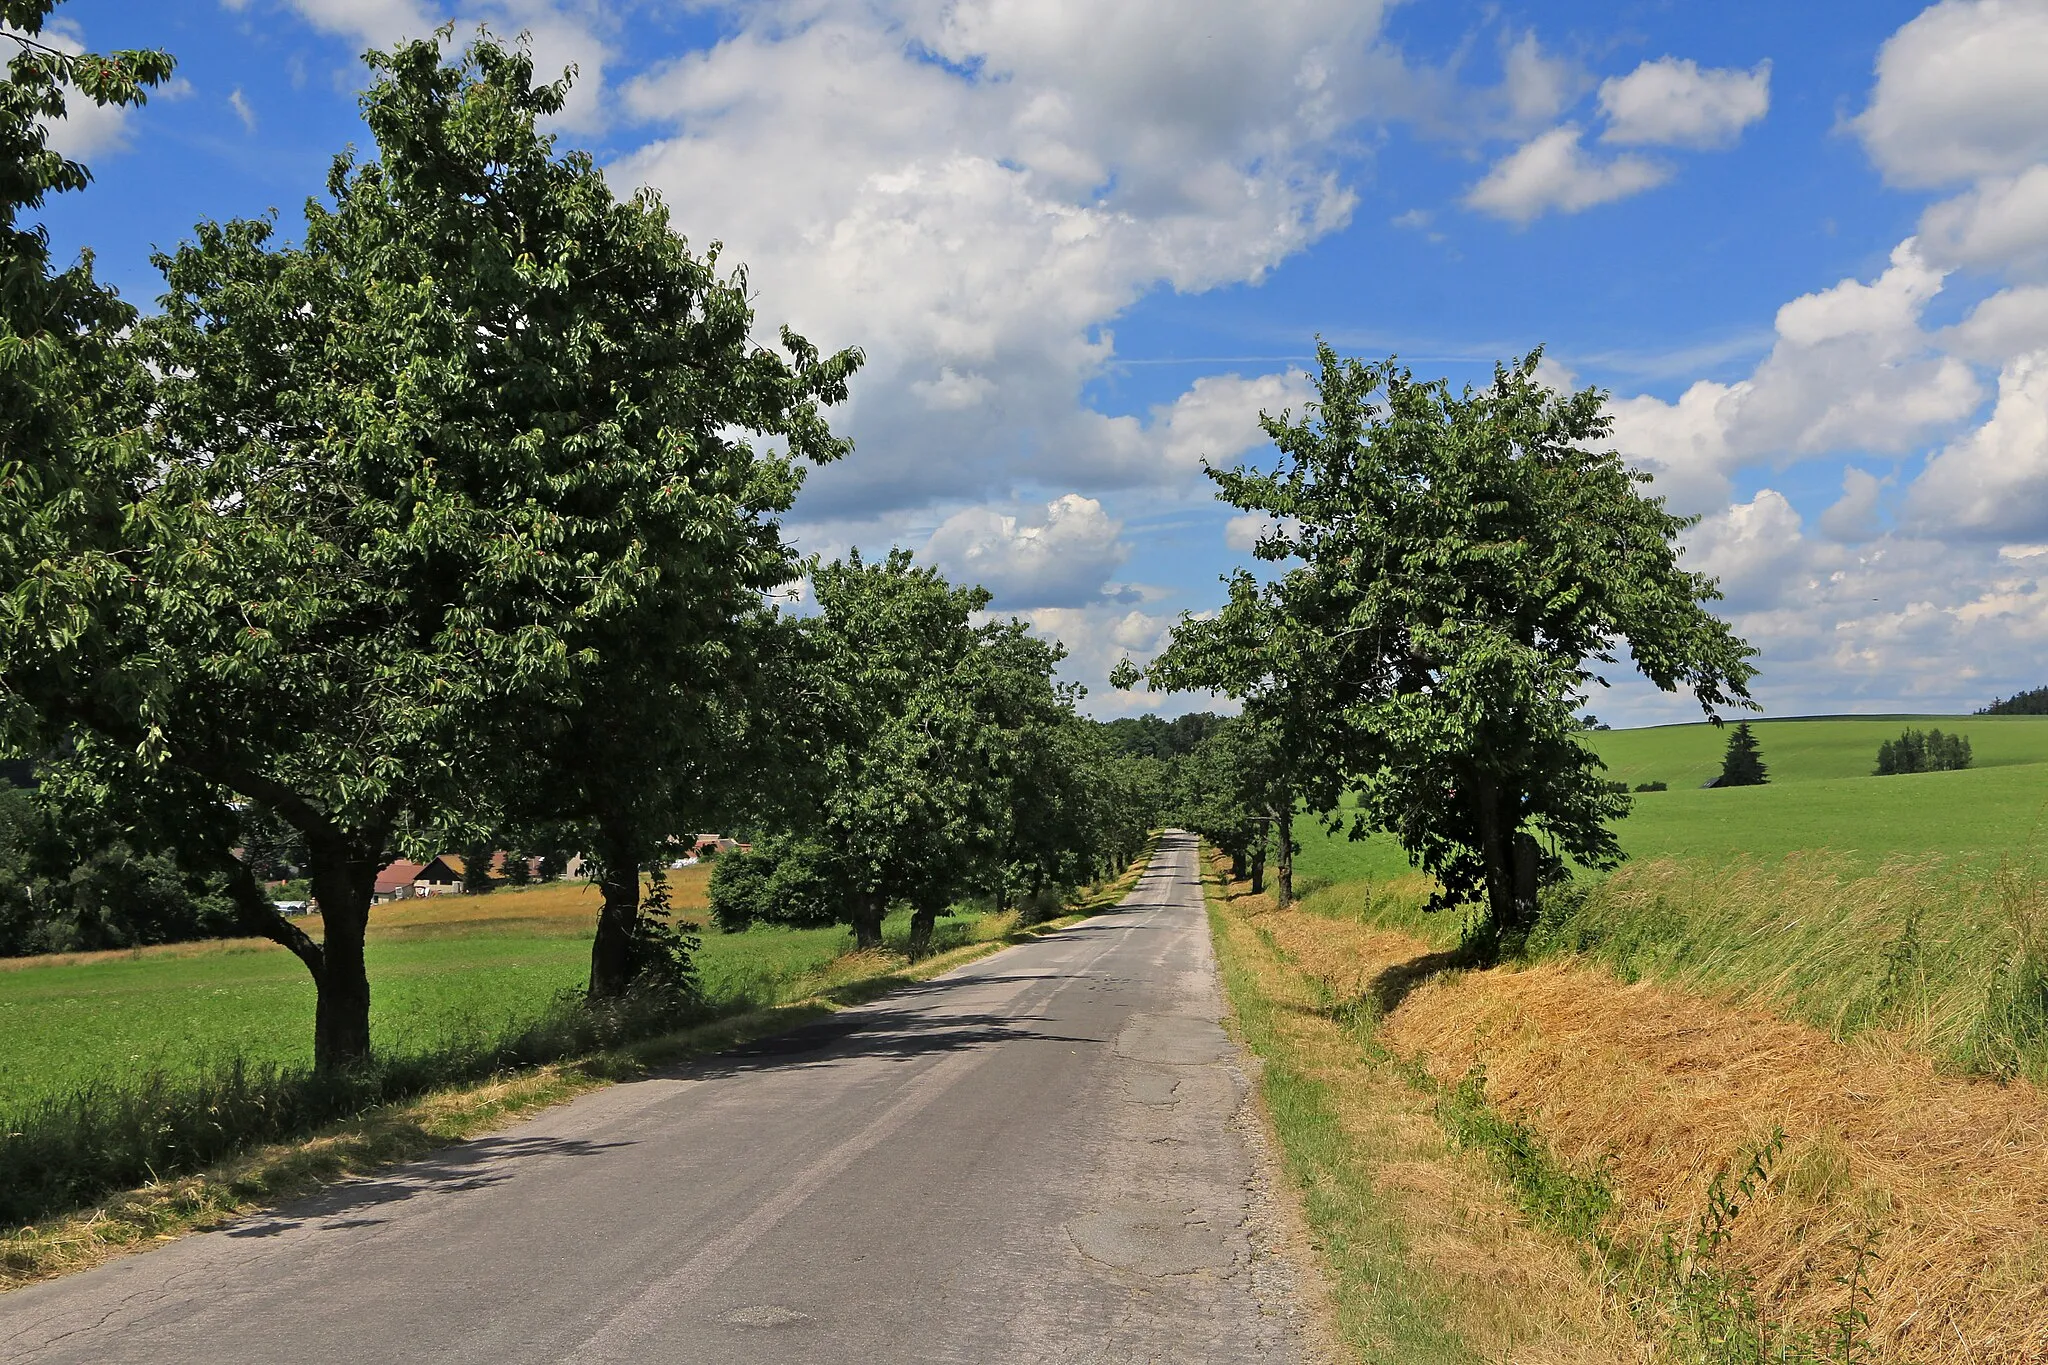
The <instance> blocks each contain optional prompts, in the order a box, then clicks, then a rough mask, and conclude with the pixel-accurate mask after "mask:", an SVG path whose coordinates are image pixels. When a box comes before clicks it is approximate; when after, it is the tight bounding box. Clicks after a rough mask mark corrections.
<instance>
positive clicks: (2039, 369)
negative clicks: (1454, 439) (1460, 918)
mask: <svg viewBox="0 0 2048 1365" xmlns="http://www.w3.org/2000/svg"><path fill="white" fill-rule="evenodd" d="M59 13H60V16H61V20H62V22H63V23H64V24H65V25H68V26H69V30H70V32H71V33H72V34H73V36H75V37H76V38H78V39H79V40H81V41H83V42H85V43H86V44H88V45H90V46H92V47H95V48H108V47H120V46H162V47H165V48H168V49H169V50H171V51H172V52H173V53H174V54H176V56H177V57H178V58H179V62H180V67H179V71H180V83H179V86H178V87H177V89H176V90H174V91H172V92H170V93H169V94H168V95H167V96H166V97H162V98H159V99H157V100H155V101H154V102H152V104H151V105H150V106H149V107H148V108H147V109H144V110H141V111H137V112H134V113H131V114H128V115H127V116H125V117H114V116H110V115H106V114H100V115H96V116H94V117H92V118H89V119H81V120H80V121H79V122H78V124H76V125H75V126H72V127H68V128H66V129H63V130H61V132H60V136H61V137H62V138H63V139H64V140H65V142H66V144H67V145H68V146H71V147H72V148H74V149H75V150H76V151H77V152H79V153H80V154H82V155H84V156H85V157H86V159H87V160H88V161H89V162H90V164H91V165H92V166H93V168H94V171H95V174H96V182H95V184H94V186H93V187H92V188H91V189H90V190H89V191H87V192H86V193H84V194H81V195H75V196H70V197H68V198H67V199H65V200H64V201H62V202H61V203H59V204H57V205H56V206H54V207H53V209H52V211H51V213H50V216H49V222H50V226H51V230H52V233H53V236H54V238H55V239H56V241H57V242H58V244H59V245H60V246H61V247H62V248H64V249H67V250H69V249H76V248H78V247H84V246H90V247H91V248H92V249H93V250H94V251H95V252H96V253H97V257H98V261H99V266H100V270H101V273H102V274H103V275H104V276H105V277H106V278H108V279H111V280H112V281H114V282H116V283H117V284H118V285H119V286H120V287H121V288H122V290H123V292H124V293H126V294H127V295H129V296H130V297H131V298H133V299H135V300H136V301H137V302H138V303H144V304H145V305H146V304H147V302H148V301H149V300H151V299H153V297H154V295H155V291H156V278H155V275H154V272H153V271H152V270H151V268H150V266H149V264H148V256H149V253H150V251H151V250H152V249H153V248H157V247H168V246H171V245H174V244H175V243H177V242H178V241H180V240H182V239H183V238H184V237H185V236H186V235H187V234H188V233H189V232H190V230H191V226H192V224H193V223H194V221H196V220H198V219H200V218H204V217H215V218H225V217H231V216H238V215H249V214H256V213H261V212H264V211H266V210H269V209H276V210H277V211H278V212H279V214H280V217H281V219H282V221H283V222H284V223H285V225H286V227H287V231H288V232H289V229H290V226H291V225H292V224H293V222H294V220H295V219H296V218H297V215H298V205H299V204H300V203H301V202H302V201H303V200H304V199H305V197H306V196H307V195H308V194H310V193H313V192H315V191H316V190H317V189H318V188H319V185H320V183H321V180H322V177H323V175H324V172H325V168H326V165H327V162H328V160H329V158H330V157H332V156H333V154H334V153H335V152H337V151H338V150H340V149H341V148H342V147H344V146H346V145H348V144H350V143H355V144H357V145H358V146H360V147H363V148H364V149H365V150H368V149H367V143H368V137H367V133H366V131H365V130H364V128H363V127H362V125H361V123H360V120H359V119H358V117H357V114H356V109H355V103H354V91H355V89H356V88H357V86H358V85H359V84H360V82H361V74H362V67H361V65H360V63H359V62H358V61H357V60H356V57H355V54H357V53H359V52H360V51H361V50H362V49H363V48H364V47H365V46H368V45H371V44H385V43H389V42H391V41H393V40H395V39H397V38H398V37H400V36H402V35H405V34H411V33H419V32H422V31H424V30H425V29H427V28H430V27H431V26H432V25H433V24H435V23H437V22H440V21H443V20H448V19H453V20H456V21H458V22H459V23H461V24H463V25H473V24H474V23H475V22H477V21H479V20H482V21H485V22H488V23H489V24H490V25H491V26H492V27H493V28H494V29H495V30H497V31H498V32H500V33H502V34H511V33H517V32H520V31H522V30H523V31H526V32H528V33H530V34H531V41H532V43H533V46H534V48H535V51H536V54H537V56H538V57H539V58H540V60H541V61H542V63H543V64H544V65H545V66H547V67H549V68H556V67H559V66H561V65H564V64H567V63H570V62H574V63H575V64H577V65H578V66H579V68H580V71H581V78H580V80H579V83H578V88H577V89H578V93H577V95H576V96H575V98H574V100H573V101H572V104H571V106H570V108H569V110H568V111H567V113H566V114H565V116H564V117H563V119H562V120H561V126H560V128H559V129H558V131H559V133H560V135H561V137H562V138H563V139H564V140H565V142H569V143H575V144H579V145H583V146H587V147H589V148H591V149H592V150H593V151H594V152H595V153H596V154H597V155H598V157H599V159H600V160H601V161H602V162H603V163H604V164H605V165H606V166H607V168H608V173H609V174H610V176H611V177H612V179H613V182H614V184H615V186H616V187H617V188H619V189H620V190H622V191H623V190H625V189H627V188H628V187H630V186H633V185H638V184H646V185H651V186H653V187H655V188H657V189H659V190H660V191H661V192H662V193H663V194H664V195H665V196H666V197H667V199H668V200H669V202H670V204H671V206H672V208H673V210H674V213H675V217H676V220H677V222H678V224H679V226H680V227H681V229H682V230H683V231H685V232H686V233H687V235H689V236H690V237H691V238H692V239H693V240H694V241H697V242H700V243H701V242H704V241H708V240H710V239H713V238H719V239H723V240H724V241H725V242H726V243H727V244H728V250H729V253H730V254H729V259H735V260H742V261H745V262H747V263H748V264H749V266H750V268H751V278H752V280H753V283H754V285H755V287H756V289H757V291H758V293H759V296H760V307H761V314H762V318H763V320H764V322H766V323H768V324H771V325H772V324H774V323H779V322H781V321H783V320H789V321H791V322H793V323H795V324H796V325H797V326H798V328H799V329H800V330H802V331H804V332H806V333H807V334H808V335H810V336H811V337H812V339H813V340H816V341H818V342H820V343H821V344H826V345H846V344H855V345H860V346H862V347H863V348H865V349H866V350H867V351H868V353H869V356H870V364H869V367H868V369H867V371H866V373H865V374H864V375H863V377H862V379H861V381H860V383H859V385H858V387H857V390H856V393H855V396H854V400H853V402H852V403H851V404H850V405H849V407H848V409H846V410H845V411H844V412H843V413H842V414H841V416H840V422H841V424H842V426H843V427H844V428H845V429H846V430H848V431H849V432H850V433H851V434H852V435H853V436H854V437H855V439H856V441H857V443H858V450H857V453H856V454H855V456H854V457H853V458H852V459H851V460H849V461H848V462H846V463H845V464H843V465H841V466H837V467H835V468H833V469H830V470H828V471H824V472H823V473H822V474H821V475H819V476H817V477H815V478H814V479H813V481H812V484H811V486H810V488H809V489H807V491H806V493H805V496H804V500H803V502H802V503H801V504H800V506H799V508H798V511H797V515H796V516H795V517H794V518H793V519H792V530H793V532H794V533H795V534H796V535H797V536H798V537H799V538H800V539H801V540H802V542H803V543H804V544H805V546H806V547H807V548H813V549H818V550H822V551H825V552H827V553H835V552H837V551H839V550H840V549H842V548H843V547H845V546H846V545H849V544H856V543H857V544H860V545H862V546H864V547H869V548H873V547H878V546H881V545H884V544H888V543H897V544H902V545H906V546H909V547H910V548H912V549H915V550H917V551H919V552H920V553H921V554H924V555H927V556H929V557H931V558H933V559H936V560H937V561H938V562H940V563H941V564H943V565H944V566H945V567H946V568H947V569H948V570H949V571H951V572H953V573H955V574H956V575H958V576H961V577H970V578H977V579H980V580H983V581H985V582H987V583H988V585H989V586H990V587H991V588H992V589H994V590H995V591H996V593H997V606H998V607H999V608H1002V609H1004V610H1009V611H1014V612H1017V613H1018V614H1021V615H1025V616H1027V617H1029V618H1030V619H1032V620H1033V621H1034V622H1035V623H1036V624H1037V625H1038V626H1039V628H1040V629H1042V630H1045V631H1047V632H1049V633H1051V634H1055V635H1058V636H1059V637H1060V638H1061V639H1063V640H1064V641H1066V642H1067V644H1068V645H1069V647H1070V649H1071V650H1072V655H1073V657H1072V660H1071V667H1072V670H1073V673H1074V676H1075V677H1076V678H1078V679H1079V680H1081V681H1083V682H1086V683H1088V684H1089V685H1090V686H1091V688H1092V689H1094V692H1095V695H1094V697H1093V698H1092V704H1093V706H1094V707H1095V709H1097V710H1098V711H1099V712H1101V713H1103V714H1109V713H1114V712H1120V711H1127V710H1132V709H1141V708H1144V707H1149V706H1153V705H1156V704H1158V700H1159V699H1157V698H1148V697H1144V696H1135V697H1132V696H1122V695H1118V694H1115V693H1111V692H1108V691H1107V690H1106V688H1105V686H1104V683H1103V678H1104V676H1105V675H1106V673H1107V671H1108V668H1109V666H1110V665H1111V664H1112V663H1113V662H1114V661H1115V660H1116V659H1117V658H1119V657H1122V656H1125V655H1130V656H1132V657H1136V658H1139V659H1141V660H1142V659H1143V658H1145V657H1148V656H1149V654H1150V652H1152V651H1153V650H1156V649H1157V648H1158V647H1159V645H1160V643H1161V642H1162V639H1163V633H1164V631H1165V630H1166V629H1167V628H1168V627H1170V625H1171V623H1172V621H1173V620H1174V619H1175V617H1176V616H1177V614H1178V613H1179V612H1180V611H1182V610H1190V609H1191V610H1201V609H1204V608H1206V607H1208V606H1211V605H1213V604H1214V603H1215V601H1216V600H1217V598H1218V596H1219V593H1220V589H1219V588H1218V586H1217V577H1218V575H1219V574H1220V573H1223V572H1225V571H1227V570H1228V569H1229V568H1230V567H1231V566H1232V565H1234V564H1237V563H1240V562H1243V559H1244V554H1243V551H1244V548H1245V546H1246V545H1247V544H1248V538H1249V535H1250V534H1251V528H1250V527H1248V526H1247V525H1246V524H1244V523H1243V522H1233V520H1232V517H1231V512H1230V509H1228V508H1222V507H1219V506H1217V505H1216V504H1215V503H1214V502H1213V500H1211V499H1210V498H1209V496H1208V493H1207V487H1206V483H1205V481H1204V480H1203V479H1202V477H1201V474H1200V467H1201V461H1202V460H1203V459H1205V458H1206V459H1209V460H1213V461H1218V462H1229V461H1233V460H1236V459H1239V458H1253V459H1256V458H1259V457H1260V453H1261V447H1260V444H1259V438H1258V436H1257V430H1256V417H1257V413H1258V411H1259V410H1260V408H1261V407H1266V408H1280V407H1285V406H1289V405H1296V406H1298V405H1299V404H1300V403H1301V401H1302V400H1303V396H1304V393H1305V389H1304V387H1303V381H1302V378H1301V375H1300V373H1299V368H1298V367H1299V366H1300V364H1301V363H1302V360H1303V359H1304V358H1305V357H1306V356H1307V355H1308V353H1309V352H1310V350H1311V347H1312V344H1313V338H1314V337H1315V336H1316V335H1318V334H1321V335H1323V336H1325V337H1327V338H1328V339H1330V340H1331V341H1332V342H1333V343H1334V344H1336V345H1337V346H1338V347H1339V348H1340V349H1346V350H1352V351H1356V352H1358V353H1361V354H1365V355H1368V356H1382V355H1385V354H1387V353H1390V352H1393V353H1398V354H1400V355H1401V356H1402V357H1403V358H1404V359H1405V360H1406V361H1407V362H1408V363H1409V364H1410V365H1412V366H1413V367H1414V368H1415V369H1417V370H1418V371H1421V372H1424V373H1429V374H1437V373H1441V374H1448V375H1450V376H1452V377H1453V378H1456V379H1460V380H1463V379H1478V378H1480V377H1482V376H1483V375H1484V374H1486V373H1487V372H1488V370H1489V368H1490V365H1491V363H1492V361H1493V360H1494V359H1496V358H1504V357H1508V356H1511V355H1514V354H1518V353H1520V352H1523V351H1525V350H1527V349H1528V348H1530V347H1532V346H1534V345H1537V344H1539V343H1541V344H1544V345H1545V346H1546V347H1547V356H1548V368H1547V369H1546V371H1545V374H1546V377H1549V378H1551V379H1552V380H1553V381H1554V382H1559V383H1565V382H1571V383H1577V384H1597V385H1599V386H1601V387H1603V388H1605V389H1608V390H1609V391H1611V393H1612V394H1613V395H1614V412H1615V414H1616V418H1617V426H1616V433H1615V443H1616V446H1617V448H1619V449H1620V450H1621V451H1622V452H1623V453H1624V455H1626V456H1628V457H1629V458H1630V459H1631V460H1633V461H1635V462H1636V463H1637V464H1639V465H1640V466H1641V467H1642V468H1644V469H1645V470H1647V471H1649V472H1651V473H1652V474H1654V475H1655V476H1656V484H1655V491H1657V492H1660V493H1663V494H1665V495H1666V496H1668V497H1669V498H1670V500H1671V501H1672V503H1673V505H1674V506H1676V507H1678V508H1679V509H1681V510H1683V511H1686V512H1688V513H1695V514H1698V515H1700V516H1701V517H1702V518H1703V520H1702V521H1701V523H1700V525H1699V526H1698V527H1697V528H1696V529H1695V530H1694V531H1693V532H1692V533H1691V534H1690V536H1689V542H1688V543H1689V550H1688V559H1689V562H1691V563H1694V564H1696V565H1698V566H1699V567H1702V568H1704V569H1706V570H1708V571H1710V572H1713V573H1716V574H1718V575H1720V576H1721V577H1722V578H1723V580H1724V583H1725V586H1726V589H1727V592H1728V602H1727V604H1726V605H1727V611H1728V614H1729V615H1730V616H1731V617H1732V619H1734V621H1735V622H1736V624H1737V626H1738V628H1739V629H1740V630H1741V631H1742V632H1743V633H1744V634H1745V635H1746V636H1747V637H1748V638H1749V639H1751V640H1752V641H1753V642H1754V643H1756V644H1757V645H1758V646H1759V647H1760V649H1761V650H1762V657H1761V663H1762V666H1763V670H1764V671H1763V675H1762V678H1761V680H1760V686H1759V696H1760V697H1761V699H1762V700H1763V701H1764V702H1765V704H1766V706H1767V708H1768V710H1769V711H1770V712H1771V713H1773V714H1800V713H1814V712H1825V711H1882V710H1896V709H1913V710H1943V709H1963V708H1968V707H1973V706H1976V705H1979V704H1981V703H1982V702H1984V701H1986V700H1989V699H1990V697H1992V696H1993V695H2000V694H2006V693H2010V692H2012V691H2014V690H2016V689H2019V688H2024V687H2032V686H2039V685H2042V684H2044V683H2048V664H2044V663H2043V662H2041V661H2042V657H2043V652H2042V648H2041V646H2042V644H2043V642H2044V641H2048V595H2044V594H2043V593H2042V592H2041V591H2040V579H2041V577H2042V575H2043V574H2044V573H2048V283H2044V282H2048V81H2043V80H2042V79H2041V78H2040V75H2039V73H2040V72H2041V71H2043V70H2048V4H2044V3H2042V0H1945V3H1942V4H1938V5H1934V6H1931V7H1929V6H1924V5H1921V4H1917V3H1891V2H1890V0H1858V3H1854V4H1847V3H1831V4H1805V5H1786V4H1784V3H1782V0H1779V3H1773V4H1761V3H1725V4H1720V5H1715V6H1702V5H1697V4H1682V3H1676V0H1670V2H1668V3H1592V2H1591V0H1587V2H1585V3H1549V4H1545V5H1541V6H1538V5H1533V4H1530V5H1515V4H1459V3H1439V4H1430V3H1422V2H1421V0H1415V2H1414V3H1406V4H1395V5H1387V6H1384V7H1382V6H1379V5H1375V4H1373V3H1361V0H1262V3H1260V4H1257V5H1251V4H1244V3H1227V2H1225V0H1123V2H1122V3H1120V4H1116V5H1103V4H1101V3H1100V0H765V2H762V3H730V4H717V3H693V4H657V3H613V4H596V3H587V2H586V0H155V2H154V3H151V4H147V5H145V4H140V3H135V2H134V0H72V2H71V3H69V4H67V5H65V6H64V7H63V9H62V10H60V12H59ZM1593 707H1594V709H1595V710H1596V711H1598V712H1599V713H1600V714H1601V715H1602V716H1603V717H1605V718H1607V719H1610V720H1613V721H1615V722H1617V723H1631V722H1647V721H1652V720H1659V719H1677V718H1683V717H1684V716H1685V715H1686V714H1687V712H1688V709H1689V707H1690V703H1689V702H1687V701H1686V700H1685V699H1683V698H1664V697H1660V696H1657V695H1655V694H1654V693H1652V692H1650V691H1649V690H1648V689H1647V688H1644V687H1639V686H1626V687H1621V688H1617V689H1616V690H1615V692H1613V693H1611V694H1606V695H1603V696H1600V697H1597V698H1595V699H1594V701H1593ZM1170 709H1177V705H1176V706H1175V707H1174V708H1170Z"/></svg>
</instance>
